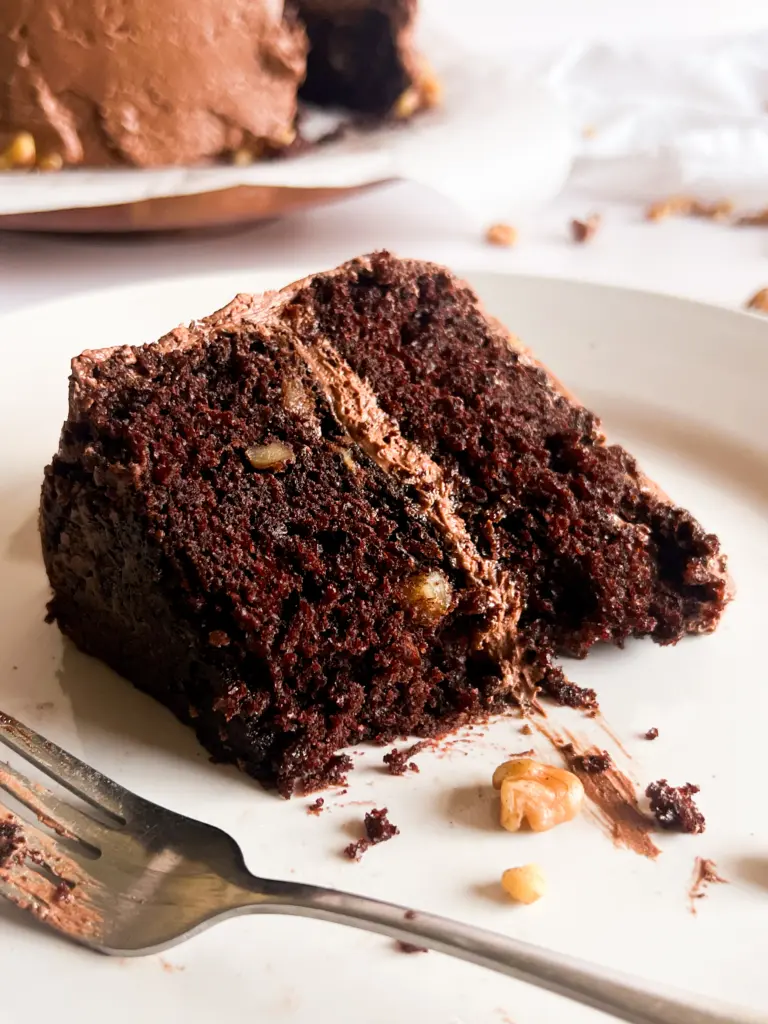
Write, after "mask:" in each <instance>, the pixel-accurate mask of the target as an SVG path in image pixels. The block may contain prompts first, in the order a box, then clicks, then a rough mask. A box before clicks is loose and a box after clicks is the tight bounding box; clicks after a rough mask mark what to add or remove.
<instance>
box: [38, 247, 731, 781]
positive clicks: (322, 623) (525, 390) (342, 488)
mask: <svg viewBox="0 0 768 1024" xmlns="http://www.w3.org/2000/svg"><path fill="white" fill-rule="evenodd" d="M41 531H42V537H43V550H44V555H45V563H46V567H47V570H48V574H49V577H50V581H51V585H52V588H53V600H52V602H51V606H50V612H51V615H52V616H53V617H54V618H55V619H56V620H57V621H58V623H59V625H60V627H61V629H62V630H63V632H64V633H65V634H66V635H67V636H69V637H71V639H72V640H74V642H75V643H76V644H77V645H78V646H79V647H81V648H82V649H83V650H85V651H87V652H89V653H91V654H94V655H96V656H97V657H100V658H102V659H103V660H104V661H106V662H107V663H108V664H109V665H111V666H112V667H113V668H114V669H116V670H117V671H118V672H120V673H122V674H123V675H124V676H126V677H127V678H128V679H130V680H131V681H132V682H133V683H135V684H136V685H137V686H139V687H140V688H142V689H144V690H146V691H147V692H149V693H151V694H152V695H154V696H155V697H157V698H158V699H159V700H161V701H163V702H164V703H165V704H167V705H168V706H169V707H170V708H171V709H172V710H173V711H174V712H175V713H176V714H177V715H178V716H179V717H181V718H182V719H183V720H185V721H188V722H190V724H192V725H193V726H194V728H195V729H196V731H197V734H198V736H199V737H200V740H201V741H202V742H203V743H204V745H205V746H206V747H207V748H208V749H209V750H210V751H211V752H212V753H213V754H214V756H215V757H217V758H219V759H222V760H226V761H234V762H236V763H237V764H239V765H240V767H241V768H243V769H244V770H245V771H248V772H250V773H251V774H253V775H254V776H256V777H257V778H260V779H263V780H264V781H266V782H268V783H274V784H276V785H277V786H278V788H279V789H280V791H281V792H283V793H284V794H288V793H290V792H292V791H293V789H294V787H296V786H297V785H300V786H304V787H305V788H306V787H307V786H311V785H314V784H318V783H322V782H323V781H327V780H328V779H329V778H331V777H333V775H334V773H338V771H339V768H340V767H342V765H341V763H340V761H339V759H338V756H337V752H338V751H339V750H340V749H341V748H342V747H344V746H345V745H347V744H350V743H355V742H358V741H360V740H366V739H374V740H378V741H388V740H391V739H392V738H394V737H396V736H399V735H401V734H405V733H416V734H419V735H431V734H435V733H439V732H443V731H445V730H447V729H448V728H450V727H452V726H455V725H457V724H460V723H461V722H465V721H467V720H471V719H472V718H475V717H478V716H481V715H484V714H487V713H489V712H495V711H499V710H502V709H503V708H504V707H506V706H509V705H513V704H521V703H522V704H525V703H526V702H530V701H531V700H532V699H533V695H534V687H535V685H536V684H537V683H541V682H542V681H543V682H544V684H545V685H546V682H547V677H548V674H552V671H553V670H552V669H551V667H550V655H551V654H552V653H553V652H554V651H556V650H559V651H563V652H569V653H572V654H576V655H583V654H584V653H585V652H586V651H587V650H588V648H589V647H590V646H591V645H592V644H593V643H595V642H597V641H606V642H613V643H618V644H621V643H622V642H623V641H624V640H625V639H626V638H627V637H630V636H642V635H645V634H649V635H651V636H653V637H654V639H656V640H659V641H661V642H673V641H675V640H677V639H679V638H680V637H681V636H682V635H683V634H685V633H698V632H705V631H708V630H711V629H713V628H714V627H715V625H716V624H717V621H718V618H719V616H720V613H721V611H722V609H723V606H724V604H725V602H726V601H727V599H728V585H727V576H726V573H725V561H724V558H723V557H722V556H721V555H720V553H719V545H718V541H717V539H716V538H715V537H713V536H712V535H709V534H706V533H705V532H704V530H703V529H702V528H701V527H700V526H699V525H698V523H696V521H695V520H694V519H693V518H692V517H691V515H690V514H689V513H687V512H685V511H684V510H682V509H680V508H677V507H675V506H674V505H673V504H672V503H671V502H670V501H669V500H668V499H667V498H666V497H665V496H664V495H662V494H661V493H660V492H659V491H658V489H656V488H655V487H654V486H653V485H652V484H650V483H649V481H648V480H647V479H646V478H645V477H644V476H642V474H641V473H640V472H639V470H638V469H637V467H636V465H635V463H634V460H633V459H632V458H631V456H630V455H628V454H627V453H626V452H625V451H624V450H623V449H621V448H618V447H612V446H608V445H607V444H606V443H605V439H604V437H603V435H602V433H601V431H600V427H599V421H598V420H597V418H596V417H595V416H594V415H593V414H592V413H590V412H588V411H587V410H586V409H584V408H583V407H582V406H580V405H579V404H578V403H577V402H576V400H575V399H573V398H572V397H571V396H569V395H568V394H567V393H566V392H565V391H564V390H563V388H562V387H561V386H560V385H559V384H558V383H557V381H555V379H554V378H553V377H551V376H550V374H549V373H548V371H546V370H545V369H544V368H543V367H542V366H540V365H539V364H538V363H537V362H536V360H535V359H534V358H533V357H532V356H531V355H530V353H529V352H528V351H527V350H525V349H524V348H522V346H521V345H520V344H519V343H518V342H517V341H516V340H515V339H513V338H512V337H511V336H510V335H509V334H508V332H507V331H506V330H505V329H504V328H503V327H502V326H501V325H500V324H498V323H497V322H496V321H494V320H492V319H490V318H489V317H488V316H487V315H486V314H485V313H484V312H483V310H482V308H481V307H480V305H479V303H478V301H477V299H476V297H475V295H474V294H473V293H472V291H471V290H470V289H469V288H468V287H467V286H466V285H465V284H463V283H462V282H461V281H458V280H456V279H455V278H454V277H452V276H451V275H450V274H449V273H448V272H447V271H446V270H443V269H442V268H440V267H436V266H433V265H431V264H427V263H418V262H414V261H410V260H398V259H396V258H394V257H392V256H390V255H389V254H386V253H380V254H377V255H374V256H371V257H365V258H361V259H358V260H353V261H352V262H350V263H347V264H345V265H343V266H342V267H340V268H338V269H337V270H335V271H332V272H329V273H327V274H318V275H316V276H314V277H312V278H308V279H306V280H304V281H300V282H298V283H297V284H293V285H291V286H289V287H288V288H286V289H284V290H282V291H281V292H277V293H274V294H268V295H265V296H261V297H255V298H254V297H250V296H240V297H239V298H237V299H236V300H235V301H234V302H233V303H232V304H231V305H229V306H227V307H226V308H225V309H223V310H221V311H220V312H219V313H217V314H215V315H214V316H212V317H209V318H208V319H206V320H203V321H200V322H197V323H193V324H192V325H191V326H190V327H189V328H178V329H176V330H175V331H172V332H171V333H170V334H169V335H167V336H166V337H164V338H163V339H161V340H160V341H159V342H158V343H157V344H154V345H145V346H142V347H138V348H127V347H126V348H118V349H105V350H101V351H95V352H85V353H83V355H82V356H80V357H79V358H77V359H75V360H74V362H73V374H72V378H71V387H70V411H69V418H68V420H67V422H66V423H65V425H64V428H63V432H62V438H61V445H60V449H59V453H58V454H57V455H56V456H55V458H54V460H53V463H52V464H51V466H49V467H48V469H47V470H46V474H45V482H44V485H43V496H42V508H41ZM555 672H556V670H555Z"/></svg>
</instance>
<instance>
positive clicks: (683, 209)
mask: <svg viewBox="0 0 768 1024" xmlns="http://www.w3.org/2000/svg"><path fill="white" fill-rule="evenodd" d="M732 214H733V203H732V202H731V201H730V199H718V200H715V201H714V202H711V203H708V202H705V201H703V200H701V199H696V198H695V196H670V197H669V198H668V199H662V200H660V201H659V202H656V203H651V205H650V206H649V207H648V208H647V210H646V211H645V219H646V220H650V221H653V222H658V221H660V220H666V219H667V218H668V217H702V218H704V219H705V220H720V221H723V220H728V219H729V218H730V217H731V215H732Z"/></svg>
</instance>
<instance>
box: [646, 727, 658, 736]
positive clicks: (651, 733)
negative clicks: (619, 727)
mask: <svg viewBox="0 0 768 1024" xmlns="http://www.w3.org/2000/svg"><path fill="white" fill-rule="evenodd" d="M645 738H646V739H647V740H656V739H658V738H659V730H658V729H657V728H656V726H655V725H654V726H653V727H652V728H650V729H649V730H648V732H647V733H646V734H645Z"/></svg>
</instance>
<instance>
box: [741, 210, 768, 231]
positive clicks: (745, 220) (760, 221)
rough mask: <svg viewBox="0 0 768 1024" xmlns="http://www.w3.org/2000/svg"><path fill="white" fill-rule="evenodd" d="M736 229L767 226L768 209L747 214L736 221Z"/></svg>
mask: <svg viewBox="0 0 768 1024" xmlns="http://www.w3.org/2000/svg"><path fill="white" fill-rule="evenodd" d="M736 224H737V226H738V227H742V228H764V227H766V225H768V207H766V208H765V209H762V210H758V211H757V212H756V213H747V214H745V215H744V216H743V217H739V218H737V220H736Z"/></svg>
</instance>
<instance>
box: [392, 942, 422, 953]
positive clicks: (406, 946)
mask: <svg viewBox="0 0 768 1024" xmlns="http://www.w3.org/2000/svg"><path fill="white" fill-rule="evenodd" d="M395 945H396V946H397V948H398V949H399V950H400V952H401V953H428V952H429V950H428V949H427V947H426V946H415V945H414V944H413V943H412V942H403V940H402V939H398V940H397V941H396V942H395Z"/></svg>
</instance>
